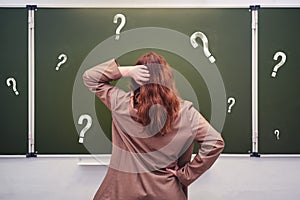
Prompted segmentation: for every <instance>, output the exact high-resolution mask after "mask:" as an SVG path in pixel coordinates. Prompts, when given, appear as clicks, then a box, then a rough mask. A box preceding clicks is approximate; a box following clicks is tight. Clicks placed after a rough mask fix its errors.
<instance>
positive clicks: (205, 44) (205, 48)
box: [190, 32, 216, 63]
mask: <svg viewBox="0 0 300 200" xmlns="http://www.w3.org/2000/svg"><path fill="white" fill-rule="evenodd" d="M197 37H199V38H200V39H201V40H202V43H203V51H204V54H205V56H206V57H207V58H208V60H209V61H210V62H211V63H214V62H215V61H216V59H215V57H213V56H212V55H211V53H210V52H209V50H208V39H207V37H206V35H204V33H202V32H195V33H193V34H192V35H191V37H190V42H191V44H192V46H193V47H194V48H197V47H198V43H197V41H196V38H197Z"/></svg>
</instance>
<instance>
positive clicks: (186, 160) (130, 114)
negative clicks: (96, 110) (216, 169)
mask: <svg viewBox="0 0 300 200" xmlns="http://www.w3.org/2000/svg"><path fill="white" fill-rule="evenodd" d="M134 69H139V68H134ZM134 72H136V71H134ZM137 72H139V71H137ZM142 72H145V71H142ZM123 74H124V72H122V67H119V66H118V64H117V62H116V61H115V60H110V61H108V62H105V63H102V64H100V65H97V66H95V67H94V68H92V69H90V70H87V71H86V72H85V73H84V75H83V80H84V83H85V84H86V86H87V87H88V88H89V89H90V90H91V91H92V92H94V93H95V94H96V95H97V96H98V97H99V99H100V100H101V101H103V103H104V104H105V105H106V106H107V107H108V108H109V109H110V110H111V112H112V143H113V147H112V156H111V161H110V166H109V168H108V172H107V175H106V176H105V178H104V180H103V182H102V184H101V186H100V188H99V189H98V191H97V193H96V195H95V197H94V199H96V200H100V199H103V200H104V199H113V200H119V199H120V200H121V199H126V200H127V199H128V200H132V199H149V200H150V199H151V200H152V199H153V200H154V199H174V200H176V199H178V200H183V199H186V198H187V186H188V185H189V184H191V183H192V182H193V181H195V180H196V179H197V178H198V177H199V176H200V175H201V174H202V173H204V172H205V171H206V170H207V169H208V168H209V167H210V166H211V165H212V164H213V163H214V162H215V160H216V159H217V158H218V156H219V154H220V153H221V151H222V150H223V148H224V142H223V139H222V137H221V136H220V134H219V133H218V132H217V131H216V130H215V129H214V128H213V127H211V126H210V125H209V123H208V122H207V121H206V120H205V119H204V118H203V117H202V115H201V114H200V113H199V112H198V111H197V110H196V109H195V108H194V107H193V106H192V104H191V103H190V102H188V101H183V100H180V99H179V98H178V99H177V100H178V105H176V103H175V104H171V105H168V106H167V107H169V108H172V107H174V108H176V109H174V110H173V114H174V113H175V114H174V115H172V114H171V115H170V112H169V110H168V108H165V107H166V106H165V105H161V104H159V102H158V103H155V102H153V103H152V104H149V105H150V107H149V106H148V107H147V112H146V114H147V116H144V115H145V113H144V114H143V115H141V113H143V112H140V111H139V109H140V108H142V109H143V106H142V105H138V104H141V103H143V101H141V99H145V97H144V98H141V99H138V98H139V95H141V93H138V92H134V91H133V92H124V91H123V90H121V89H118V88H116V87H114V86H112V85H110V84H109V81H112V80H117V79H119V78H121V77H122V76H123V77H124V75H123ZM132 76H133V77H136V76H134V75H132ZM144 80H146V79H144ZM148 84H149V82H148ZM150 84H153V83H150ZM155 84H157V83H155ZM145 88H146V87H144V89H145ZM174 94H175V93H174ZM173 97H174V96H173ZM173 97H172V98H173ZM149 99H150V100H151V98H149ZM149 99H148V100H149ZM161 99H163V97H161ZM151 112H152V113H151ZM164 114H166V115H164ZM164 116H167V117H165V119H164ZM170 116H171V117H170ZM141 118H144V119H146V120H145V121H143V119H141ZM158 118H160V119H159V120H160V122H159V123H157V124H155V123H153V121H154V122H155V121H156V119H158ZM170 118H171V119H172V120H171V121H169V122H168V121H167V120H168V119H170ZM149 119H150V120H149ZM151 120H152V123H151ZM168 123H169V125H170V126H169V129H165V126H166V124H168ZM162 133H163V134H162ZM194 141H196V142H198V143H199V151H198V153H197V155H196V156H195V158H194V159H193V160H192V161H190V159H191V155H192V151H193V142H194ZM177 166H178V167H179V170H176V176H174V174H173V173H170V172H169V171H168V170H167V168H168V169H177Z"/></svg>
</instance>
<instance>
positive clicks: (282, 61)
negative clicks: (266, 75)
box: [271, 51, 286, 78]
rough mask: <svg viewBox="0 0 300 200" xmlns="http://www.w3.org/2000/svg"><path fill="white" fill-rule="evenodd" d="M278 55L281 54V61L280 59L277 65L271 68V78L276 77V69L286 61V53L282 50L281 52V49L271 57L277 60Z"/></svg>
mask: <svg viewBox="0 0 300 200" xmlns="http://www.w3.org/2000/svg"><path fill="white" fill-rule="evenodd" d="M279 56H281V61H280V62H279V63H278V64H277V65H275V67H274V68H273V72H272V74H271V76H272V77H273V78H275V77H276V75H277V71H278V69H279V68H280V67H281V66H282V65H284V63H285V62H286V55H285V53H284V52H281V51H278V52H276V53H275V55H274V57H273V59H274V60H277V59H278V57H279Z"/></svg>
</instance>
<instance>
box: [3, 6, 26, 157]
mask: <svg viewBox="0 0 300 200" xmlns="http://www.w3.org/2000/svg"><path fill="white" fill-rule="evenodd" d="M0 16H1V18H0V27H1V30H0V44H1V53H0V61H1V65H0V66H1V73H0V95H1V104H0V110H1V115H0V121H1V122H0V124H1V133H0V135H1V145H0V154H23V155H24V154H26V153H27V123H28V120H27V119H28V118H27V115H28V114H27V113H28V112H27V102H28V100H27V97H28V96H27V91H28V90H27V85H28V84H27V82H28V78H27V10H26V9H16V8H0ZM8 78H14V79H15V81H16V82H15V83H16V90H17V92H19V95H16V94H15V92H14V91H13V83H12V82H11V81H9V82H10V83H11V86H10V87H9V86H8V85H7V83H6V82H7V79H8Z"/></svg>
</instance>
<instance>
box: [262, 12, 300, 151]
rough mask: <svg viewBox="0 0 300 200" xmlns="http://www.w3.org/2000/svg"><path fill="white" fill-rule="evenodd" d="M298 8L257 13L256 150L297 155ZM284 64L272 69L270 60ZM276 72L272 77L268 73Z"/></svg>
mask: <svg viewBox="0 0 300 200" xmlns="http://www.w3.org/2000/svg"><path fill="white" fill-rule="evenodd" d="M299 19H300V9H261V10H260V11H259V27H260V28H259V151H260V152H261V153H300V146H299V141H300V131H299V130H300V126H299V112H300V101H299V100H300V90H299V85H300V79H299V74H300V61H299V55H300V48H299V42H298V39H297V38H298V37H299V35H300V27H299V26H298V24H299ZM279 51H281V52H283V53H284V54H285V56H286V61H285V62H284V63H283V65H282V66H280V67H276V65H277V64H279V63H280V61H281V60H282V57H281V56H279V57H278V60H274V59H273V57H274V55H275V54H276V53H277V52H279ZM276 68H278V69H277V73H276V77H272V76H271V74H272V71H273V70H275V71H276Z"/></svg>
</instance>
